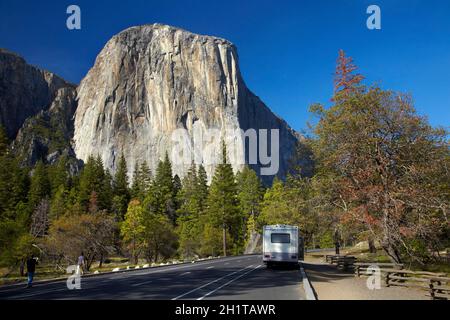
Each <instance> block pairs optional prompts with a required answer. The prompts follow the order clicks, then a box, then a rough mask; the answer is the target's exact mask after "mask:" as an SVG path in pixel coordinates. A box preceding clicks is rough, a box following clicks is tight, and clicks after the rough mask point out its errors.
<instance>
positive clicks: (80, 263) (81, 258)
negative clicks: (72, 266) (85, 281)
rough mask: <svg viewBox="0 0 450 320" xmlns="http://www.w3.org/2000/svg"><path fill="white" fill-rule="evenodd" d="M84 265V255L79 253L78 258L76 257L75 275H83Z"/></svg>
mask: <svg viewBox="0 0 450 320" xmlns="http://www.w3.org/2000/svg"><path fill="white" fill-rule="evenodd" d="M84 265H85V262H84V253H83V252H81V254H80V256H79V257H78V262H77V274H79V275H83V272H84Z"/></svg>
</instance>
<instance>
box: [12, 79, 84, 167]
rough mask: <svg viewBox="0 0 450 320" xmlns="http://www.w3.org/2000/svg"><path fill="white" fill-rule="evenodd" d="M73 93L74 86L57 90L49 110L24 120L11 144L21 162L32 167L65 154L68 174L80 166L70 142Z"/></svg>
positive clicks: (74, 97) (74, 98) (52, 160)
mask: <svg viewBox="0 0 450 320" xmlns="http://www.w3.org/2000/svg"><path fill="white" fill-rule="evenodd" d="M76 94H77V92H76V88H75V87H64V88H61V89H59V90H57V92H56V96H55V98H54V99H53V101H52V103H51V105H50V108H49V109H47V110H42V111H40V112H39V113H38V114H36V115H34V116H31V117H29V118H28V119H27V120H26V121H25V123H24V124H23V126H22V128H21V129H20V130H19V132H18V133H17V137H16V139H15V140H14V141H13V143H12V152H13V153H14V154H15V155H16V156H18V158H19V159H20V161H21V163H22V164H24V165H28V166H33V165H34V164H35V163H36V162H37V161H39V160H42V161H44V162H45V163H48V164H54V163H55V162H56V161H57V160H58V159H59V158H60V157H61V156H65V157H66V160H67V164H68V166H69V168H68V169H69V172H70V173H71V174H75V173H77V172H78V171H79V170H80V169H81V167H82V165H83V163H82V161H79V160H78V159H76V155H75V152H74V150H73V148H72V145H71V142H72V138H73V134H74V127H73V117H74V114H75V110H76V107H77V103H76Z"/></svg>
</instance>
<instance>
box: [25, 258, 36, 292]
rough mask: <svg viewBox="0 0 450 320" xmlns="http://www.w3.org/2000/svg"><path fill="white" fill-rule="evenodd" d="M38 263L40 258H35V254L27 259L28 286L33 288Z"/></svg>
mask: <svg viewBox="0 0 450 320" xmlns="http://www.w3.org/2000/svg"><path fill="white" fill-rule="evenodd" d="M37 264H38V258H35V257H34V255H31V256H30V257H29V258H28V260H27V276H28V282H27V288H31V287H32V286H33V278H34V273H35V272H36V265H37Z"/></svg>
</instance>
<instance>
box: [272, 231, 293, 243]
mask: <svg viewBox="0 0 450 320" xmlns="http://www.w3.org/2000/svg"><path fill="white" fill-rule="evenodd" d="M271 240H272V243H291V235H290V234H289V233H272V234H271Z"/></svg>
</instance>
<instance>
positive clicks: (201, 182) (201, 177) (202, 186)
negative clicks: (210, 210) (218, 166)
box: [196, 164, 208, 212]
mask: <svg viewBox="0 0 450 320" xmlns="http://www.w3.org/2000/svg"><path fill="white" fill-rule="evenodd" d="M196 193H197V198H198V201H199V205H200V212H204V210H205V208H206V199H207V198H208V175H207V174H206V170H205V167H204V166H203V165H202V164H201V165H200V166H199V168H198V172H197V192H196Z"/></svg>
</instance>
